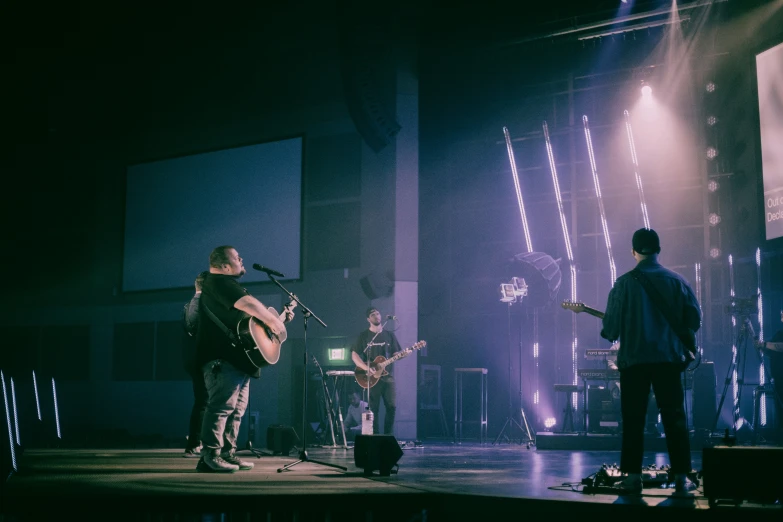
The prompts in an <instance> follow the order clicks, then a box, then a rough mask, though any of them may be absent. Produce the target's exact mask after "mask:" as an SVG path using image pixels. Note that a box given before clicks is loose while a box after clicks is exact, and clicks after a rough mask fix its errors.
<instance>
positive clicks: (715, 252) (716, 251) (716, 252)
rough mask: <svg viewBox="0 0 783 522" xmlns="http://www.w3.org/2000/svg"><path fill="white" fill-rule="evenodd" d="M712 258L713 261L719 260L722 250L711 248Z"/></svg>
mask: <svg viewBox="0 0 783 522" xmlns="http://www.w3.org/2000/svg"><path fill="white" fill-rule="evenodd" d="M710 257H711V258H712V259H718V258H719V257H720V248H717V247H712V248H710Z"/></svg>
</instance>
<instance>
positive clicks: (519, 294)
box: [499, 277, 527, 303]
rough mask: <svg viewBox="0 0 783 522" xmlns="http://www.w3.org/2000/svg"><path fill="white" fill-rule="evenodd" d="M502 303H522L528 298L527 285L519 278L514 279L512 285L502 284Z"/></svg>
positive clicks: (500, 290)
mask: <svg viewBox="0 0 783 522" xmlns="http://www.w3.org/2000/svg"><path fill="white" fill-rule="evenodd" d="M499 292H500V302H501V303H516V302H520V303H521V302H522V298H524V297H527V283H525V280H524V279H522V278H519V277H512V278H511V282H510V283H501V285H500V289H499Z"/></svg>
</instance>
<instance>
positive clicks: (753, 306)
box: [726, 295, 759, 316]
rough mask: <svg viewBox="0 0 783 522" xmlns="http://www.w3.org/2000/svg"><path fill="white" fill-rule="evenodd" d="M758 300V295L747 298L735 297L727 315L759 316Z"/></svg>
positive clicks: (727, 309)
mask: <svg viewBox="0 0 783 522" xmlns="http://www.w3.org/2000/svg"><path fill="white" fill-rule="evenodd" d="M758 298H759V296H758V295H755V296H753V297H746V298H739V297H733V298H732V299H731V301H730V302H729V305H728V306H727V307H726V313H727V314H730V315H735V316H743V315H755V314H758V313H759V309H758V302H759V301H758Z"/></svg>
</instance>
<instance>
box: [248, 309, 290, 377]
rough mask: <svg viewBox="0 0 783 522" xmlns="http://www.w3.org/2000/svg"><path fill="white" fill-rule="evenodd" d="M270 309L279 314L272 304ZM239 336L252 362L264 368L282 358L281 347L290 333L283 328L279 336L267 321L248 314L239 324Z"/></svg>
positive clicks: (257, 366)
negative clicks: (273, 331)
mask: <svg viewBox="0 0 783 522" xmlns="http://www.w3.org/2000/svg"><path fill="white" fill-rule="evenodd" d="M268 310H269V311H270V312H272V313H273V314H275V315H278V312H277V310H275V309H274V308H272V307H271V306H270V307H269V309H268ZM237 337H238V338H239V340H240V342H241V346H240V348H241V349H242V350H243V351H244V352H245V356H246V357H247V359H248V360H249V361H250V363H251V364H252V365H253V366H255V367H256V368H263V367H264V366H268V365H271V364H277V361H279V360H280V347H281V346H282V344H283V343H284V342H285V340H286V339H287V338H288V333H287V332H286V331H285V330H283V331H282V332H281V333H280V335H279V336H277V335H275V334H273V333H272V330H271V329H270V328H269V327H268V326H267V325H266V323H264V322H263V321H260V320H258V319H256V318H255V317H253V316H251V315H247V316H245V317H244V318H243V319H241V320H240V321H239V323H238V324H237Z"/></svg>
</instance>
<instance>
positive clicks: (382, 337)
mask: <svg viewBox="0 0 783 522" xmlns="http://www.w3.org/2000/svg"><path fill="white" fill-rule="evenodd" d="M365 315H366V316H367V322H368V323H369V328H367V329H366V330H364V331H363V332H362V333H360V334H359V335H358V336H357V338H356V342H354V344H353V346H352V347H351V358H352V359H353V362H354V364H356V366H357V367H358V368H360V369H362V370H365V371H367V370H369V367H368V366H367V363H366V362H365V361H368V362H372V361H374V360H375V358H376V357H378V356H379V355H381V356H383V357H385V358H386V359H388V358H390V357H391V356H393V355H394V354H395V353H397V352H400V351H402V348H400V343H399V342H398V341H397V337H395V335H394V333H392V332H390V331H388V330H384V329H383V324H382V322H381V312H380V311H378V309H377V308H375V307H374V306H371V307H369V308H368V309H367V311H366V314H365ZM393 366H394V365H390V366H387V367H386V371H387V372H389V375H383V376H382V377H381V378H380V380H379V381H378V383H377V384H376V385H375V386H373V387H371V388H370V401H369V403H370V410H371V411H372V412H373V421H372V424H373V426H372V432H373V433H375V434H379V433H381V432H380V431H378V412H379V409H380V407H381V399H383V404H384V406H385V407H386V415H385V417H384V419H383V434H387V435H392V434H393V433H392V430H393V429H394V416H395V413H396V412H397V397H396V395H397V390H396V387H395V384H394V377H393V373H394V371H393V370H394V368H393ZM368 376H370V377H373V376H374V377H377V375H375V374H374V373H372V371H368Z"/></svg>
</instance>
